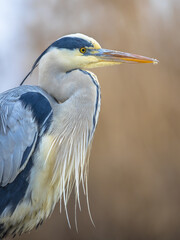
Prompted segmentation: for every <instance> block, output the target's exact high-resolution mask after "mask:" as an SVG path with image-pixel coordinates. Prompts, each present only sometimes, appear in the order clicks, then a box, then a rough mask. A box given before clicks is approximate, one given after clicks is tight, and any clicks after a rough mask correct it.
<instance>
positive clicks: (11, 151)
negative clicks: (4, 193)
mask: <svg viewBox="0 0 180 240" xmlns="http://www.w3.org/2000/svg"><path fill="white" fill-rule="evenodd" d="M34 88H35V90H37V87H34ZM31 90H33V87H32V89H31ZM35 90H34V91H35ZM24 92H27V88H23V87H21V88H20V89H19V88H17V90H16V89H14V90H12V91H11V90H10V91H8V92H5V93H3V94H1V95H0V186H2V187H4V186H6V185H7V184H8V183H11V182H12V181H13V180H14V179H15V178H16V176H17V175H18V174H19V172H21V171H22V170H23V169H24V168H25V166H26V164H27V162H28V160H29V157H30V156H31V154H32V152H33V150H34V148H35V144H36V140H37V131H38V129H37V128H38V126H37V123H36V122H35V121H34V118H33V116H32V112H31V111H30V110H28V109H27V108H24V106H23V105H22V103H21V101H19V97H20V95H21V94H22V93H24ZM28 147H31V149H30V151H28V156H26V159H23V156H24V153H25V151H26V149H27V148H28Z"/></svg>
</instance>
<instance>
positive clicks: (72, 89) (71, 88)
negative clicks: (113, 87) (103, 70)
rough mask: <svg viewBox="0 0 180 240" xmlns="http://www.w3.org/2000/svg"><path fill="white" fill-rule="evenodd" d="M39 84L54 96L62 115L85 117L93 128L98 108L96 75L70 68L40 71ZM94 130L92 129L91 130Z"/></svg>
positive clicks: (98, 96)
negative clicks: (60, 70) (66, 70)
mask: <svg viewBox="0 0 180 240" xmlns="http://www.w3.org/2000/svg"><path fill="white" fill-rule="evenodd" d="M51 69H52V68H51ZM39 76H40V79H39V83H40V86H41V87H42V88H43V89H44V90H46V91H47V92H48V93H49V94H50V95H52V96H53V97H54V98H56V99H57V100H58V101H59V102H61V103H62V104H60V106H59V107H58V106H57V108H58V111H59V114H61V117H62V111H63V115H64V116H66V115H67V114H70V115H72V116H71V117H73V118H75V119H76V120H77V119H80V117H81V119H86V120H88V121H89V125H90V124H91V125H92V129H95V126H96V123H97V119H98V115H99V110H100V87H99V83H98V81H97V78H96V76H95V75H94V74H93V73H90V72H87V71H84V70H80V69H77V70H72V71H69V72H67V73H65V72H58V71H57V70H56V71H53V72H52V71H45V72H44V71H40V75H39ZM93 131H94V130H93Z"/></svg>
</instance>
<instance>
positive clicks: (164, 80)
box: [0, 0, 180, 240]
mask: <svg viewBox="0 0 180 240" xmlns="http://www.w3.org/2000/svg"><path fill="white" fill-rule="evenodd" d="M179 29H180V1H179V0H144V1H142V0H111V1H108V0H91V1H90V0H89V1H87V0H86V1H85V0H71V1H70V0H67V1H63V0H51V1H48V0H39V1H35V0H27V1H24V0H14V1H11V2H9V1H2V0H0V35H1V39H0V71H1V82H0V83H1V84H0V91H4V90H5V89H9V88H12V87H14V86H18V84H19V83H20V82H21V80H22V79H23V77H24V76H25V75H26V74H27V72H28V71H29V70H30V68H31V66H32V64H33V62H34V61H35V59H36V58H37V57H38V56H39V55H40V53H41V52H42V51H43V50H44V49H45V48H46V47H47V46H48V45H49V44H51V43H52V42H53V41H54V40H56V39H57V38H59V37H61V36H63V35H65V34H68V33H73V32H81V33H84V34H87V35H89V36H92V37H94V38H95V39H96V40H97V41H99V42H100V44H101V46H102V47H104V48H109V49H116V50H121V51H127V52H133V53H137V54H141V55H145V56H149V57H155V58H157V59H159V61H160V64H159V65H156V66H154V65H149V64H147V65H146V64H144V65H143V64H142V65H141V64H139V65H135V64H134V65H133V64H129V65H128V64H124V65H121V66H115V67H109V68H104V69H95V70H94V72H95V74H97V75H98V79H99V81H100V84H101V90H102V106H101V113H100V119H99V123H98V127H97V130H96V134H95V138H94V143H93V148H92V154H91V158H90V174H89V200H90V207H91V213H92V216H93V220H94V222H95V227H93V225H92V223H91V221H90V218H89V216H88V210H87V205H86V199H85V197H84V196H83V194H81V204H82V211H81V212H79V211H78V228H79V231H78V233H77V232H76V230H75V224H74V198H73V196H72V198H71V199H70V202H69V204H68V210H69V215H70V221H71V225H72V229H69V227H68V224H67V221H66V216H65V213H64V212H63V213H62V214H59V206H57V208H56V209H55V211H54V213H53V214H52V216H51V218H49V219H48V220H47V221H46V222H45V223H44V224H43V225H42V226H41V227H40V228H39V229H38V230H37V231H35V230H34V231H32V232H31V233H30V234H25V235H23V236H22V237H20V239H21V240H30V239H34V240H35V239H44V240H47V239H48V240H49V239H53V240H56V239H64V240H66V239H68V240H71V239H77V240H84V239H86V240H92V239H95V240H96V239H98V240H116V239H117V240H119V239H122V240H131V239H133V240H136V239H137V240H141V239H146V240H148V239H153V240H154V239H158V240H172V239H180V80H179V75H180V68H179V56H180V31H179ZM36 81H37V71H36V73H34V74H33V75H32V77H31V78H29V80H28V81H27V82H28V83H36Z"/></svg>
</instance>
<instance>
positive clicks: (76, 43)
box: [51, 37, 93, 50]
mask: <svg viewBox="0 0 180 240" xmlns="http://www.w3.org/2000/svg"><path fill="white" fill-rule="evenodd" d="M51 46H52V47H57V48H66V49H70V50H73V49H76V48H83V47H93V44H92V43H91V42H88V41H87V40H85V39H82V38H78V37H64V38H61V39H59V40H57V41H56V42H54V43H53V44H52V45H51Z"/></svg>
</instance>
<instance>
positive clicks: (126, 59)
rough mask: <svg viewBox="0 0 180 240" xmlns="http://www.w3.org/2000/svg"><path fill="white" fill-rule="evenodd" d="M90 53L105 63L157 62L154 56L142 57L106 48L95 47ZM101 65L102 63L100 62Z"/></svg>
mask: <svg viewBox="0 0 180 240" xmlns="http://www.w3.org/2000/svg"><path fill="white" fill-rule="evenodd" d="M92 55H94V56H96V57H97V58H98V62H99V64H100V65H101V63H104V64H105V65H111V64H118V63H153V64H157V63H158V62H159V61H158V60H157V59H154V58H149V57H144V56H140V55H136V54H131V53H125V52H120V51H115V50H108V49H102V48H101V49H97V50H95V51H94V53H93V52H92ZM102 65H103V64H102Z"/></svg>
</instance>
